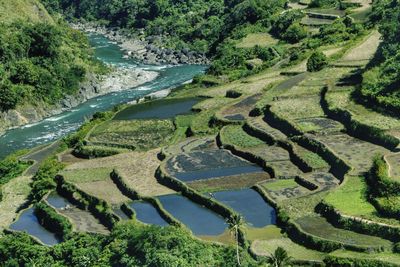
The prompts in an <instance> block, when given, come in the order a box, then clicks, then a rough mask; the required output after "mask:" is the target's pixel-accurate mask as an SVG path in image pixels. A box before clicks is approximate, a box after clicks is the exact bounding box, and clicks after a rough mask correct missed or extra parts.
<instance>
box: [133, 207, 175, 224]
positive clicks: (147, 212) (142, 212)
mask: <svg viewBox="0 0 400 267" xmlns="http://www.w3.org/2000/svg"><path fill="white" fill-rule="evenodd" d="M129 206H130V207H131V208H132V209H133V210H134V211H135V213H136V219H138V220H139V221H141V222H143V223H147V224H155V225H159V226H167V225H168V223H167V222H166V221H165V220H164V219H163V218H162V217H161V216H160V214H159V213H158V211H157V210H156V209H155V208H154V207H153V206H152V205H151V204H149V203H145V202H133V203H131V204H129Z"/></svg>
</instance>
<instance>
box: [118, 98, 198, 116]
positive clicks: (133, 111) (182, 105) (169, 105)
mask: <svg viewBox="0 0 400 267" xmlns="http://www.w3.org/2000/svg"><path fill="white" fill-rule="evenodd" d="M200 100H201V99H200V98H181V99H162V100H155V101H151V102H146V103H143V104H139V105H132V106H130V107H128V108H126V109H124V110H122V111H121V112H119V113H118V114H117V115H116V116H115V118H114V119H115V120H134V119H169V118H173V117H175V116H177V115H182V114H188V113H191V110H192V107H193V106H194V105H195V104H197V103H198V102H199V101H200Z"/></svg>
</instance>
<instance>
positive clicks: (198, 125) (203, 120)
mask: <svg viewBox="0 0 400 267" xmlns="http://www.w3.org/2000/svg"><path fill="white" fill-rule="evenodd" d="M214 114H215V111H214V110H206V111H203V112H200V113H198V114H196V115H195V116H193V120H192V122H191V124H190V129H191V130H192V132H193V133H194V134H196V135H209V134H215V133H216V132H217V131H218V129H216V128H211V127H210V125H209V123H210V120H211V118H212V117H213V116H214Z"/></svg>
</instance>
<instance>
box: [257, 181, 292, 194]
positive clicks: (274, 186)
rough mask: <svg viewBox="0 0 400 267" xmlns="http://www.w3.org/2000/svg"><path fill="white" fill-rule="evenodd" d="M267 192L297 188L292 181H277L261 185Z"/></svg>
mask: <svg viewBox="0 0 400 267" xmlns="http://www.w3.org/2000/svg"><path fill="white" fill-rule="evenodd" d="M262 186H263V187H265V188H266V189H268V190H272V191H277V190H281V189H285V188H293V187H296V186H298V184H297V183H296V182H295V180H294V179H278V180H273V181H269V182H266V183H263V184H262Z"/></svg>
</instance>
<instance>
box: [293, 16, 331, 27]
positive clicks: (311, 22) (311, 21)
mask: <svg viewBox="0 0 400 267" xmlns="http://www.w3.org/2000/svg"><path fill="white" fill-rule="evenodd" d="M333 21H334V20H332V19H320V18H313V17H310V16H306V17H304V18H303V19H302V20H301V22H300V23H301V24H302V25H304V26H322V25H328V24H332V23H333Z"/></svg>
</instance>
